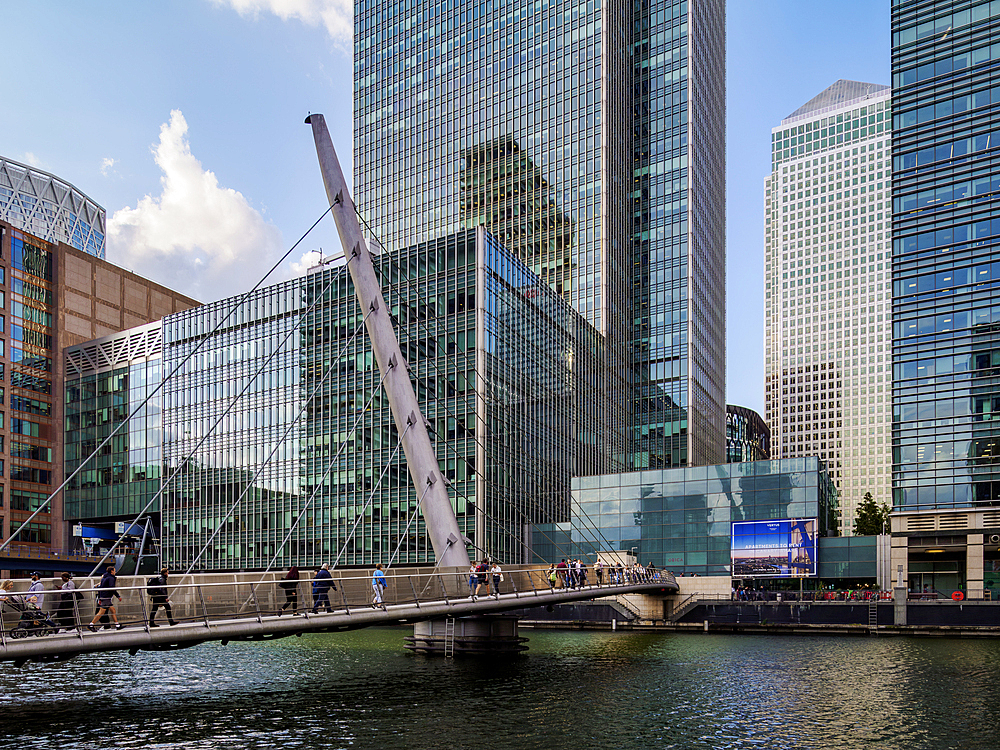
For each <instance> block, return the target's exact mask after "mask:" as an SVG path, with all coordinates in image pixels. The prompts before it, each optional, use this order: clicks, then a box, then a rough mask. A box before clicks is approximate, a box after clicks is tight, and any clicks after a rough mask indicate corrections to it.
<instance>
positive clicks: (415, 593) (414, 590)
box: [406, 575, 420, 609]
mask: <svg viewBox="0 0 1000 750" xmlns="http://www.w3.org/2000/svg"><path fill="white" fill-rule="evenodd" d="M406 581H407V583H409V584H410V591H412V592H413V603H414V604H416V605H417V609H420V599H419V598H417V590H416V589H415V588H413V576H410V575H408V576H406Z"/></svg>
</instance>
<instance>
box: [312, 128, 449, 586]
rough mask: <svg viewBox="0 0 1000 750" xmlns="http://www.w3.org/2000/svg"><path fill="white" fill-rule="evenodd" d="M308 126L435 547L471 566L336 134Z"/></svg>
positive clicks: (445, 559) (444, 560) (443, 558)
mask: <svg viewBox="0 0 1000 750" xmlns="http://www.w3.org/2000/svg"><path fill="white" fill-rule="evenodd" d="M306 123H307V124H309V125H312V131H313V139H314V140H315V141H316V154H317V156H318V157H319V166H320V171H321V172H322V173H323V183H324V185H325V186H326V196H327V198H328V199H329V201H330V205H331V206H332V213H333V219H334V221H336V223H337V232H338V234H339V235H340V244H341V246H342V247H343V248H344V254H345V255H346V257H347V268H348V270H349V271H350V273H351V279H352V280H353V281H354V290H355V292H356V293H357V296H358V304H360V305H361V310H362V312H363V313H365V314H366V315H368V313H369V312H370V313H371V314H370V315H368V317H367V318H366V321H365V325H366V327H367V328H368V338H369V339H370V340H371V344H372V349H373V350H374V352H375V360H376V361H377V362H378V369H379V372H380V373H381V374H382V375H383V384H384V386H385V393H386V396H387V397H388V399H389V407H390V409H391V410H392V416H393V419H394V420H395V421H396V429H397V430H398V431H399V434H400V435H401V436H402V443H403V453H404V454H405V455H406V464H407V467H408V468H409V471H410V478H411V479H412V480H413V486H414V487H415V488H416V491H417V497H418V498H420V511H421V513H423V516H424V520H425V521H426V523H427V531H428V533H429V534H430V537H431V544H432V545H433V546H434V556H435V558H436V559H437V563H438V565H441V566H444V567H461V568H465V569H467V568H468V567H469V553H468V551H467V549H466V546H465V545H466V539H465V538H464V537H463V535H462V532H461V531H460V530H459V528H458V520H457V518H456V517H455V510H454V508H452V505H451V498H450V497H449V496H448V488H447V486H446V483H445V479H444V477H443V476H441V470H440V467H439V466H438V461H437V455H436V453H435V451H434V446H433V445H432V444H431V440H430V436H428V434H427V426H426V423H425V422H424V417H423V414H421V412H420V405H419V404H418V403H417V397H416V395H415V394H414V392H413V386H412V384H411V383H410V375H409V373H408V372H407V368H406V360H405V359H403V353H402V352H401V351H400V349H399V341H397V340H396V333H395V331H394V330H393V328H392V321H391V320H390V317H389V308H388V306H387V305H386V303H385V299H384V298H383V297H382V285H381V284H380V283H379V281H378V277H377V276H376V275H375V267H374V265H373V264H372V259H371V255H370V254H369V252H368V247H367V245H366V244H365V240H364V236H363V235H362V233H361V225H360V224H358V217H357V215H356V214H355V212H354V203H353V202H352V201H351V196H350V193H349V192H348V190H347V183H346V182H345V181H344V173H343V171H342V170H341V168H340V161H339V160H338V159H337V152H336V150H335V149H334V148H333V141H332V139H331V138H330V131H329V130H328V129H327V127H326V119H325V118H324V117H323V115H309V117H307V118H306Z"/></svg>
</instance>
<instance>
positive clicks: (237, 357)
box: [161, 280, 329, 570]
mask: <svg viewBox="0 0 1000 750" xmlns="http://www.w3.org/2000/svg"><path fill="white" fill-rule="evenodd" d="M237 301H238V300H237V299H225V300H220V301H218V302H213V303H211V304H208V305H203V306H201V307H196V308H192V309H191V310H187V311H184V312H182V313H178V314H176V315H171V316H169V317H167V318H165V319H164V321H163V372H164V373H172V372H174V371H175V370H176V369H177V368H178V366H179V367H180V369H179V371H178V372H177V374H176V375H174V376H173V378H171V379H169V380H168V382H167V383H166V386H165V388H164V391H163V448H162V454H163V474H164V479H165V480H166V479H167V478H168V477H169V476H171V475H172V474H173V472H174V470H175V469H177V468H180V469H181V470H180V471H179V472H178V473H177V475H176V476H175V477H174V479H173V480H172V481H171V482H170V483H169V485H168V486H167V488H166V490H165V492H164V496H163V497H162V498H161V508H162V511H161V517H162V541H163V555H164V561H165V562H169V564H170V565H171V566H177V567H179V568H185V569H186V568H187V567H188V566H189V565H190V564H191V563H192V562H194V560H195V558H196V557H197V556H198V554H199V552H200V551H201V549H202V546H203V545H204V544H205V543H207V542H208V540H209V538H210V536H211V534H212V533H213V532H214V531H216V530H219V534H218V535H217V536H216V538H215V539H214V541H213V543H212V545H211V546H210V547H209V549H208V550H207V551H206V553H205V554H204V555H203V556H202V558H201V561H200V562H199V568H200V569H205V570H212V569H245V568H253V567H265V566H266V565H267V564H268V562H269V561H270V559H271V557H272V555H273V554H274V552H275V551H276V549H277V548H278V546H279V543H280V541H281V540H282V539H283V538H284V534H285V532H286V530H287V529H288V528H290V526H291V523H292V519H293V518H294V517H295V516H296V515H298V513H299V511H300V510H301V502H300V496H299V495H300V490H301V481H300V456H299V451H300V438H301V432H302V427H301V425H302V422H301V421H300V422H296V416H297V414H298V412H299V410H300V409H301V406H302V403H301V393H302V387H303V383H302V380H303V378H302V373H303V362H302V341H301V337H302V333H301V328H300V327H298V326H297V323H298V321H299V317H300V315H301V312H302V310H301V308H302V288H301V282H300V281H299V280H293V281H288V282H285V283H283V284H277V285H275V286H271V287H268V288H266V289H262V290H259V291H258V292H256V293H254V295H252V296H251V297H250V298H249V299H248V300H247V301H245V302H244V303H243V304H242V305H239V306H237V307H236V308H235V310H234V311H233V313H232V315H230V316H229V318H228V319H226V321H225V323H223V324H222V326H221V327H220V328H219V330H218V331H215V332H214V333H212V331H213V330H214V329H215V328H216V326H218V325H219V324H220V322H222V321H223V319H224V318H226V315H227V313H229V312H230V310H231V308H233V306H234V304H235V303H236V302H237ZM199 343H200V344H201V346H200V348H199V349H198V351H197V353H196V354H194V355H193V356H192V357H191V359H189V360H187V361H186V362H184V364H183V365H182V364H181V362H182V361H183V359H184V358H185V357H186V356H187V355H188V354H189V353H191V352H192V350H194V349H195V347H196V346H198V344H199ZM264 363H267V365H266V367H264V368H263V370H262V371H261V374H260V375H257V376H256V377H255V373H256V372H257V371H258V370H259V369H260V368H261V365H263V364H264ZM248 382H249V387H247V385H248ZM244 387H247V390H246V393H245V394H244V396H243V397H242V398H241V399H240V400H239V401H238V402H237V403H236V406H235V408H232V409H231V410H229V411H228V413H227V409H228V408H229V406H230V403H231V402H232V401H233V399H234V397H235V396H236V395H237V394H238V393H239V392H240V391H241V390H243V389H244ZM220 416H222V422H221V423H220V424H219V426H218V427H215V428H214V429H213V425H214V424H215V422H216V421H217V420H218V419H219V417H220ZM289 427H291V430H290V431H288V428H289ZM286 432H287V435H286ZM206 436H208V438H207V440H205V441H204V442H203V443H202V444H201V446H200V447H198V448H197V449H196V446H198V444H199V443H200V442H201V441H202V438H205V437H206ZM272 451H274V453H273V455H271V453H272ZM188 456H190V459H189V460H187V461H185V459H186V458H187V457H188ZM261 467H263V471H262V472H261V473H260V475H259V476H257V477H256V479H254V476H255V474H256V473H257V471H258V469H259V468H261ZM248 485H249V486H250V487H251V489H250V491H249V492H248V493H247V494H246V496H245V497H244V498H243V499H242V500H241V501H240V503H239V505H238V507H237V508H236V510H235V511H234V513H233V514H232V515H231V516H230V517H229V518H228V520H227V519H226V516H227V514H228V513H229V510H230V508H232V506H233V505H234V503H235V502H236V500H237V499H238V498H239V497H240V495H241V494H243V492H244V490H246V489H247V487H248ZM322 510H323V509H322V508H320V509H319V511H320V514H321V513H322ZM318 520H319V521H321V520H322V515H319V516H315V515H311V516H309V517H307V518H305V519H303V523H302V525H301V534H300V535H296V536H293V537H292V540H291V546H292V549H294V550H296V551H299V550H300V546H301V545H303V544H305V543H306V542H307V540H308V546H307V547H302V550H301V551H303V552H306V551H312V537H313V536H314V535H316V534H315V532H316V529H315V528H314V524H316V522H317V521H318ZM317 536H318V535H317ZM328 549H329V544H327V545H326V548H325V549H324V548H323V546H322V543H321V544H320V549H318V550H316V551H317V553H319V552H328ZM303 558H304V559H303ZM289 559H295V560H300V562H299V564H303V563H304V562H305V559H308V560H309V562H310V563H312V562H313V559H314V558H313V557H312V556H311V555H303V556H302V557H301V558H300V556H299V555H285V556H283V557H282V558H280V562H279V564H281V565H288V564H290V563H289V562H288V561H289Z"/></svg>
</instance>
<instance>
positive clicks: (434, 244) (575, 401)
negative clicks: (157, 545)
mask: <svg viewBox="0 0 1000 750" xmlns="http://www.w3.org/2000/svg"><path fill="white" fill-rule="evenodd" d="M377 260H378V262H377V268H378V270H379V271H380V273H381V274H382V275H383V280H384V287H383V294H384V295H385V297H386V299H387V300H388V302H389V304H390V306H391V308H392V312H393V315H394V317H395V320H396V322H397V335H398V337H399V339H400V344H401V348H402V351H403V354H404V357H405V358H406V363H407V365H408V367H409V369H410V372H411V376H412V379H413V382H414V386H415V389H416V393H417V397H418V400H419V401H420V402H421V404H422V408H423V410H424V411H423V413H424V416H425V418H426V419H427V420H428V422H429V424H430V431H431V434H432V438H434V440H435V444H436V446H437V451H438V458H439V460H440V465H441V470H442V473H443V474H444V475H445V476H446V477H447V479H448V480H449V490H450V492H451V493H452V497H453V498H454V503H455V509H456V514H457V516H458V520H459V525H460V527H461V528H462V530H463V532H464V533H465V534H466V535H467V536H468V537H469V538H471V539H472V540H473V542H474V544H475V550H472V551H473V552H477V553H478V552H486V553H488V554H489V555H491V556H496V557H498V558H500V559H502V560H506V561H511V562H515V561H522V560H528V559H531V557H532V555H531V554H530V552H529V551H528V549H527V547H526V545H527V544H529V543H530V533H529V530H530V527H531V525H532V524H536V523H546V522H547V523H551V522H559V521H566V520H568V519H569V508H570V482H571V477H572V476H574V475H576V474H580V473H588V474H589V473H593V472H594V471H603V470H606V468H607V467H608V465H609V464H610V457H609V449H608V447H607V446H606V445H605V444H604V443H603V442H602V441H601V440H599V439H598V435H599V432H600V425H601V424H602V423H604V422H605V421H606V414H605V411H606V410H607V409H608V405H607V395H606V393H607V388H606V382H605V375H604V372H605V371H604V364H603V363H604V361H605V357H606V354H605V352H604V350H603V346H604V343H603V342H604V339H603V337H602V336H600V334H598V332H597V331H596V329H595V328H594V327H593V326H592V325H590V324H589V323H587V321H585V320H584V319H583V317H582V316H580V315H579V314H578V313H576V312H575V311H574V310H573V309H572V308H571V307H570V306H569V305H568V304H567V303H566V302H565V300H564V299H563V298H562V297H561V296H560V295H559V294H558V293H556V292H555V291H554V290H552V289H551V288H550V287H549V286H548V285H547V284H545V283H543V282H542V281H541V280H540V279H539V278H538V277H537V276H536V275H535V274H534V273H533V272H531V271H530V270H529V269H528V267H527V266H526V265H525V264H524V263H522V262H521V261H520V260H518V259H517V258H516V257H515V256H514V255H512V254H511V253H509V252H508V251H506V250H505V249H504V248H503V247H502V246H501V245H500V244H499V243H498V242H497V240H496V239H495V238H493V237H492V236H490V235H489V234H488V233H487V232H485V230H482V229H480V230H477V231H467V232H460V233H458V234H454V235H450V236H448V237H445V238H441V239H439V240H433V241H430V242H425V243H421V244H420V245H418V246H414V247H410V248H407V249H405V250H403V251H401V252H396V253H385V254H383V255H381V256H380V257H379V258H378V259H377ZM236 301H237V300H232V299H231V300H222V301H220V302H217V303H213V304H210V305H205V306H203V307H199V308H194V309H192V310H188V311H185V312H182V313H178V314H175V315H171V316H169V317H167V318H166V319H165V320H164V322H163V355H162V358H163V370H161V371H160V372H171V371H172V370H173V369H174V368H175V367H177V365H178V364H179V363H180V362H181V360H182V359H183V357H184V356H185V355H186V354H187V353H189V352H190V351H191V350H192V349H193V347H195V346H196V345H197V343H198V342H199V341H204V343H203V344H202V346H201V348H200V349H199V350H198V352H197V353H196V354H195V355H194V357H193V359H192V360H191V361H190V362H188V363H186V364H185V365H183V366H182V367H181V369H180V371H179V373H178V375H176V376H175V377H174V378H173V379H172V380H171V381H170V382H168V383H167V385H166V388H165V390H164V395H163V433H162V440H163V448H162V455H163V467H162V469H161V474H162V475H163V477H164V478H165V477H167V476H169V474H170V473H171V471H172V470H173V469H174V468H175V467H177V466H179V465H182V462H183V459H184V457H185V456H187V455H188V454H190V453H191V452H192V451H194V454H193V457H192V458H191V460H190V461H188V462H187V463H183V466H182V469H181V471H180V472H179V473H178V475H177V477H176V478H175V479H174V480H173V481H172V482H171V483H170V484H169V485H168V487H167V489H166V492H165V494H164V498H163V502H162V541H163V549H164V556H165V557H164V559H165V560H166V561H168V562H169V563H170V564H171V565H174V566H178V567H182V566H184V567H186V566H187V565H189V564H190V563H191V562H192V561H193V560H194V558H195V557H196V556H197V555H198V553H199V551H200V550H201V548H202V546H203V545H204V544H205V543H206V542H207V541H208V539H209V537H210V535H211V534H212V533H213V532H214V531H215V530H219V534H218V535H217V537H216V539H215V540H213V542H212V544H211V545H210V548H209V550H208V551H207V552H206V553H205V555H204V556H203V557H202V558H201V560H200V561H199V562H198V567H199V568H200V569H216V570H220V569H221V570H225V569H249V568H263V567H265V566H267V565H268V564H269V563H270V562H271V560H272V558H273V557H274V556H275V555H276V553H277V558H276V561H275V565H277V566H278V567H282V566H288V565H290V564H298V565H306V566H314V565H318V564H319V563H321V562H331V563H332V562H337V564H339V565H371V564H373V563H374V562H378V561H381V562H388V561H389V560H390V559H393V562H394V564H399V563H428V562H433V560H434V555H433V550H432V549H431V546H430V541H429V539H428V538H427V535H426V531H425V528H424V522H423V520H422V518H421V517H420V516H419V514H418V513H417V512H416V509H417V503H418V497H417V496H416V493H415V491H414V490H413V488H412V486H411V481H410V476H409V473H408V471H407V468H406V464H405V460H404V458H403V456H402V454H401V452H397V451H396V450H395V449H396V447H397V444H398V433H397V431H396V428H395V426H394V422H393V419H392V417H391V414H390V411H389V407H388V402H387V401H386V400H385V399H384V397H383V394H382V391H381V386H380V376H379V373H378V370H377V368H376V366H375V362H374V357H373V354H372V351H371V348H370V347H369V345H368V342H367V335H366V334H365V333H364V332H363V331H362V332H361V334H360V335H359V336H357V337H355V338H353V340H352V334H353V333H354V331H355V330H356V329H357V327H358V326H359V324H361V322H362V318H363V316H362V315H361V314H360V312H359V310H358V305H357V300H356V297H355V294H354V289H353V285H352V284H351V282H350V278H349V276H348V274H347V273H346V269H345V268H344V267H325V268H322V269H320V270H317V271H316V272H314V273H311V274H309V275H308V276H306V277H303V278H300V279H296V280H293V281H289V282H286V283H284V284H280V285H277V286H274V287H269V288H267V289H263V290H261V291H259V292H256V293H255V294H254V295H252V296H251V297H250V298H249V299H248V300H247V301H245V302H244V303H243V304H241V305H239V306H238V307H237V308H236V312H235V313H234V315H233V317H232V318H231V319H230V321H229V322H228V323H227V324H226V325H224V326H223V327H222V328H221V329H220V330H219V331H216V332H214V333H212V331H213V329H214V328H215V327H216V325H217V324H218V322H219V321H220V320H221V319H222V317H224V316H225V314H226V312H228V311H229V309H230V308H231V307H232V306H233V304H234V303H235V302H236ZM314 303H317V304H314ZM289 333H291V335H290V336H289V335H288V334H289ZM342 353H343V356H341V354H342ZM272 354H273V355H274V357H273V358H272V359H270V361H268V359H269V357H271V355H272ZM331 363H333V368H332V370H331V369H330V368H331ZM261 366H263V371H262V373H261V374H260V375H258V376H255V375H254V373H256V372H257V370H258V369H259V368H261ZM119 369H120V368H117V369H114V370H112V371H110V372H109V373H108V374H107V377H106V379H109V378H110V380H109V381H108V382H110V383H111V384H112V385H115V384H117V385H118V388H119V391H120V390H121V385H122V382H123V381H122V379H121V376H122V374H121V373H119V371H118V370H119ZM328 372H329V373H330V374H329V375H328V374H327V373H328ZM116 376H117V377H118V379H117V380H114V378H115V377H116ZM248 381H250V382H251V386H250V388H249V391H248V392H247V394H246V395H244V396H243V397H242V398H240V399H239V400H238V401H237V403H236V406H235V407H234V408H233V409H232V410H231V411H230V412H229V413H228V414H227V415H226V416H225V417H224V419H223V421H222V423H221V424H220V426H219V427H218V428H216V429H215V430H214V432H211V434H210V435H209V432H210V430H211V425H212V423H213V422H214V421H215V420H216V418H217V417H218V416H219V415H220V414H222V413H223V412H224V411H225V410H226V408H227V407H228V406H229V404H230V402H231V401H232V399H233V398H234V397H235V396H236V395H237V394H238V393H239V391H240V390H241V389H242V388H243V386H244V385H246V383H247V382H248ZM97 382H98V383H100V382H101V376H98V378H97ZM68 394H69V395H71V396H73V397H75V392H72V393H71V392H70V391H68ZM69 395H68V397H69ZM81 398H82V396H81ZM98 398H99V396H98ZM97 414H98V416H99V415H100V411H99V409H98V410H97ZM147 426H148V427H150V429H148V430H147V440H155V439H156V438H157V436H158V430H157V429H155V427H158V425H157V426H155V427H154V426H150V425H147ZM205 435H209V437H208V439H207V440H206V441H205V443H204V444H203V445H202V446H201V447H200V448H198V449H197V450H194V449H195V445H196V444H197V443H198V442H199V440H200V439H201V438H202V437H203V436H205ZM129 439H130V440H131V439H132V436H131V435H130V436H129ZM275 446H277V450H276V452H275V455H274V456H273V457H272V458H269V455H270V454H271V452H272V449H274V448H275ZM116 450H117V449H116ZM115 455H117V454H115ZM146 455H147V456H148V453H147V454H146ZM125 458H126V457H125V455H122V456H121V457H119V459H118V460H119V463H116V458H115V456H114V455H113V456H111V457H110V458H109V459H108V462H110V463H111V466H112V469H110V470H109V471H110V474H109V475H108V476H109V477H110V479H111V483H112V484H114V483H115V476H116V474H115V471H116V470H117V469H116V468H115V467H119V466H120V465H121V463H124V461H125ZM265 465H266V469H265V470H264V471H263V472H262V473H261V474H260V476H259V477H258V476H256V474H257V472H258V469H259V468H260V467H261V466H265ZM121 470H122V471H125V472H126V473H127V472H128V471H130V466H129V465H126V466H124V467H121ZM126 475H127V474H126ZM87 476H88V477H89V476H90V474H87ZM96 476H97V478H98V481H100V480H101V477H102V476H104V475H102V474H100V470H98V472H97V474H96ZM248 487H249V490H248ZM110 492H111V495H112V496H114V495H115V493H116V490H114V489H112V490H111V491H110ZM123 492H124V490H123ZM242 494H245V497H244V498H243V499H242V500H241V501H240V502H239V504H238V506H237V508H236V509H235V511H233V513H232V514H231V515H230V517H229V518H228V519H226V516H227V514H228V513H229V511H230V509H231V508H232V507H233V505H234V504H235V503H236V501H237V499H238V498H239V497H240V495H242ZM300 516H301V520H300V521H299V522H298V524H297V525H295V520H296V519H297V518H299V517H300ZM293 525H295V529H294V531H293V532H292V533H291V535H290V537H289V540H288V544H287V545H284V546H282V541H283V540H284V539H285V537H286V535H287V534H288V531H289V529H292V527H293ZM279 550H280V551H279Z"/></svg>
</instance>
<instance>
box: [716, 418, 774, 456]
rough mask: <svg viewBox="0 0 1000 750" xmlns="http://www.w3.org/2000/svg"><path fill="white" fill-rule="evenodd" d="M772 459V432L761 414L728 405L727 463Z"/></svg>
mask: <svg viewBox="0 0 1000 750" xmlns="http://www.w3.org/2000/svg"><path fill="white" fill-rule="evenodd" d="M770 458H771V430H770V428H769V427H768V426H767V422H765V421H764V420H763V419H762V418H761V416H760V414H758V413H757V412H755V411H754V410H753V409H747V408H746V407H744V406H732V405H731V404H726V462H727V463H731V464H732V463H742V462H744V461H767V460H769V459H770Z"/></svg>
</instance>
